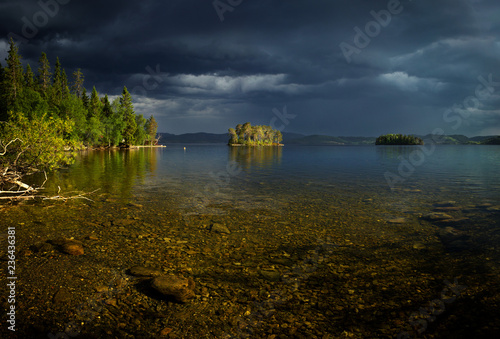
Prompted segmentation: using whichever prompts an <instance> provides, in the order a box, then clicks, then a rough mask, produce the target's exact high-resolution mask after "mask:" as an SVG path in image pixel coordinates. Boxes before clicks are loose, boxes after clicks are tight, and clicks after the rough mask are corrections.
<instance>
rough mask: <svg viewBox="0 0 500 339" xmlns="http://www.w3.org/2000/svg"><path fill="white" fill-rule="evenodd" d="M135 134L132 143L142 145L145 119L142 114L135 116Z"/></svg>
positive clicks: (144, 133)
mask: <svg viewBox="0 0 500 339" xmlns="http://www.w3.org/2000/svg"><path fill="white" fill-rule="evenodd" d="M135 124H136V128H135V132H134V141H135V144H136V145H144V140H146V138H147V136H146V129H145V125H146V119H145V118H144V116H143V115H142V114H136V115H135Z"/></svg>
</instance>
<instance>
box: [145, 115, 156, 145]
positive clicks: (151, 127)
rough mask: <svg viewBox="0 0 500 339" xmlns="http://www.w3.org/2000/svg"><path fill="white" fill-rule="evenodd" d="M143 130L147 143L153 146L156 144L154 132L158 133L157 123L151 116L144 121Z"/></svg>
mask: <svg viewBox="0 0 500 339" xmlns="http://www.w3.org/2000/svg"><path fill="white" fill-rule="evenodd" d="M144 129H145V130H146V140H147V142H148V143H149V144H150V145H153V144H154V143H155V142H156V132H157V131H158V123H157V122H156V120H155V118H154V117H153V116H150V117H149V119H148V120H147V121H146V124H145V126H144Z"/></svg>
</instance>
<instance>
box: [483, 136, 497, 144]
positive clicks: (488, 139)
mask: <svg viewBox="0 0 500 339" xmlns="http://www.w3.org/2000/svg"><path fill="white" fill-rule="evenodd" d="M481 144H483V145H500V136H496V137H492V138H487V139H486V140H483V141H482V142H481Z"/></svg>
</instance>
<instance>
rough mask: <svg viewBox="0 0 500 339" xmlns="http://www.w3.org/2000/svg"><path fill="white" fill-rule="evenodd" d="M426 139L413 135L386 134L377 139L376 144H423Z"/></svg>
mask: <svg viewBox="0 0 500 339" xmlns="http://www.w3.org/2000/svg"><path fill="white" fill-rule="evenodd" d="M423 144H424V141H423V140H422V139H420V138H418V137H415V136H413V135H403V134H385V135H381V136H379V137H378V138H377V140H375V145H423Z"/></svg>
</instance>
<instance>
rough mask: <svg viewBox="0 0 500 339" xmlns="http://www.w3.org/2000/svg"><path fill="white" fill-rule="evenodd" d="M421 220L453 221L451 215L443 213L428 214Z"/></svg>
mask: <svg viewBox="0 0 500 339" xmlns="http://www.w3.org/2000/svg"><path fill="white" fill-rule="evenodd" d="M422 218H423V219H425V220H430V221H437V220H446V219H453V217H452V216H451V215H449V214H446V213H443V212H433V213H429V214H426V215H424V216H423V217H422Z"/></svg>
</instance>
